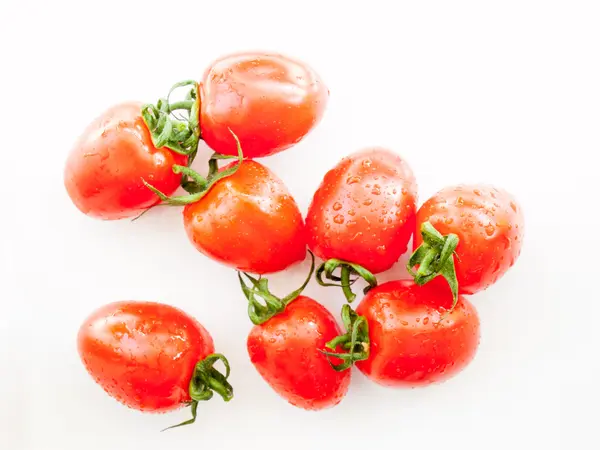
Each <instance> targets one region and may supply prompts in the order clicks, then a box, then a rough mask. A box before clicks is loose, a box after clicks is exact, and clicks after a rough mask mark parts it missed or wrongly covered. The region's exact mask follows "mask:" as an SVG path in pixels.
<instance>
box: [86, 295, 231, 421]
mask: <svg viewBox="0 0 600 450" xmlns="http://www.w3.org/2000/svg"><path fill="white" fill-rule="evenodd" d="M78 347H79V355H80V356H81V359H82V361H83V364H84V365H85V368H86V369H87V371H88V372H89V373H90V375H91V376H92V377H93V378H94V379H95V380H96V382H97V383H98V384H99V385H100V386H102V388H104V390H105V391H106V392H107V393H108V394H109V395H111V396H112V397H114V398H115V399H117V400H118V401H120V402H121V403H123V404H125V405H126V406H128V407H130V408H134V409H137V410H141V411H148V412H165V411H170V410H173V409H177V408H179V407H181V406H184V405H185V404H187V403H188V402H190V401H191V400H192V398H191V397H190V392H189V389H190V381H191V379H192V376H193V375H194V374H195V373H196V372H195V367H196V364H197V363H198V362H199V361H202V360H204V359H205V358H206V357H207V356H209V355H210V354H212V353H213V352H214V345H213V340H212V338H211V336H210V335H209V334H208V332H207V331H206V329H205V328H204V327H203V326H202V325H200V324H199V323H198V322H197V321H196V320H195V319H193V318H191V317H190V316H188V315H187V314H185V313H184V312H183V311H180V310H179V309H176V308H174V307H172V306H169V305H164V304H160V303H151V302H137V301H128V302H117V303H111V304H108V305H106V306H104V307H102V308H100V309H98V310H97V311H96V312H94V313H93V314H92V315H91V316H90V317H89V318H88V319H87V320H86V321H85V322H84V323H83V325H82V326H81V328H80V330H79V335H78ZM230 394H231V393H226V396H227V395H230ZM231 395H232V394H231Z"/></svg>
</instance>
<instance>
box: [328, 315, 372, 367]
mask: <svg viewBox="0 0 600 450" xmlns="http://www.w3.org/2000/svg"><path fill="white" fill-rule="evenodd" d="M342 322H343V323H344V327H345V328H346V334H342V335H340V336H337V337H336V338H334V339H332V340H331V341H329V342H328V343H327V344H325V347H327V348H328V349H329V350H332V351H327V350H320V351H321V353H323V354H324V355H326V356H327V359H328V360H329V364H331V367H333V369H334V370H335V371H337V372H342V371H344V370H347V369H349V368H350V367H352V365H353V364H354V363H355V362H356V361H364V360H366V359H368V358H369V350H370V343H371V341H370V339H369V324H368V322H367V319H365V317H363V316H359V315H358V314H356V312H355V311H354V310H353V309H352V308H351V307H350V305H348V304H345V305H344V306H342ZM338 349H339V350H341V352H340V353H337V350H338ZM331 357H334V358H338V359H340V360H342V362H341V363H340V364H334V363H333V362H332V361H331Z"/></svg>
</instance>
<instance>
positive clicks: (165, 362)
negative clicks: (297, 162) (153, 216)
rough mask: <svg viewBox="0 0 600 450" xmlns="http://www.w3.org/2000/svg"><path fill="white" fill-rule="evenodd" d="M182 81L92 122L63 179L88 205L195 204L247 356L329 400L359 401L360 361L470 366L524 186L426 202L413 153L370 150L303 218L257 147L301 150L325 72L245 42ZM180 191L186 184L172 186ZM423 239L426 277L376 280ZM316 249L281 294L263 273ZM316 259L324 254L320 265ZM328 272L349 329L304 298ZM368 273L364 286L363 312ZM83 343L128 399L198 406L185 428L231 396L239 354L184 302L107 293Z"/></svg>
mask: <svg viewBox="0 0 600 450" xmlns="http://www.w3.org/2000/svg"><path fill="white" fill-rule="evenodd" d="M175 89H186V95H185V98H184V99H183V100H181V101H171V100H170V99H171V91H173V90H175ZM171 91H170V92H169V95H167V96H166V98H162V99H160V100H159V101H158V102H157V103H156V104H147V105H143V104H141V103H124V104H121V105H117V106H114V107H112V108H110V109H108V110H107V111H106V112H105V113H104V114H102V115H101V116H100V117H98V118H97V119H95V120H94V121H93V122H92V123H91V124H90V125H89V127H88V128H87V129H86V130H85V131H84V133H83V134H82V136H81V137H80V138H79V139H78V141H77V142H76V145H75V147H74V148H73V150H72V151H71V153H70V155H69V157H68V160H67V163H66V168H65V178H64V179H65V187H66V189H67V192H68V194H69V196H70V198H71V199H72V201H73V203H74V204H75V206H76V207H77V208H78V209H79V210H81V211H82V212H83V213H85V214H87V215H89V216H91V217H95V218H99V219H105V220H114V219H123V218H136V217H139V216H140V215H141V214H143V213H144V212H145V211H147V210H148V209H149V208H151V207H153V206H155V205H158V204H166V205H174V206H182V207H183V224H184V229H185V232H186V233H187V236H188V237H189V239H190V241H191V243H192V244H193V245H194V246H195V247H196V248H197V249H198V250H199V251H200V252H201V253H203V254H204V255H206V256H208V257H209V258H211V259H213V260H215V261H218V262H220V263H222V264H225V265H227V266H229V267H231V268H233V269H235V270H236V271H237V272H238V279H239V282H240V286H241V290H242V293H243V295H244V296H245V297H246V299H247V300H248V315H249V317H250V320H251V321H252V323H253V324H254V326H253V328H252V329H251V331H250V333H249V335H248V339H247V350H248V354H249V357H250V360H251V361H252V363H253V365H254V366H255V367H256V369H257V371H258V373H259V374H260V375H261V376H262V378H264V380H265V381H266V382H267V383H268V384H269V385H270V386H271V387H272V388H273V390H274V391H275V392H277V393H278V394H279V395H280V396H281V397H283V398H285V399H286V400H287V401H288V402H289V403H291V404H292V405H295V406H297V407H300V408H304V409H308V410H320V409H323V408H328V407H331V406H334V405H336V404H338V403H339V402H340V401H341V400H342V399H343V398H344V396H345V395H346V393H347V391H348V388H349V385H350V379H351V370H349V369H350V368H351V367H352V366H353V365H356V367H357V368H358V369H359V370H360V372H362V373H363V374H364V375H365V376H367V377H368V378H369V379H371V380H373V381H374V382H376V383H379V384H381V385H384V386H391V387H395V386H397V387H416V386H423V385H428V384H431V383H436V382H440V381H443V380H445V379H447V378H449V377H451V376H453V375H455V374H457V373H458V372H460V371H461V370H462V369H463V368H464V367H466V366H467V365H468V364H469V362H470V361H471V360H472V359H473V358H474V356H475V353H476V350H477V347H478V345H479V336H480V324H479V318H478V315H477V311H476V310H475V308H474V306H473V305H472V304H471V303H470V302H469V301H468V300H467V299H466V298H465V297H464V295H472V294H475V293H477V292H478V291H481V290H483V289H486V288H487V287H489V286H490V285H492V284H493V283H495V282H496V281H497V280H498V279H499V278H500V277H501V276H502V275H503V274H504V273H505V272H506V271H507V270H508V269H509V268H510V267H511V266H512V265H513V264H514V263H515V261H516V259H517V257H518V256H519V254H520V251H521V245H522V242H523V231H524V226H523V215H522V211H521V208H520V207H519V205H518V203H517V202H516V200H515V199H514V198H513V197H512V196H511V195H510V194H508V193H507V192H506V191H503V190H501V189H497V188H494V187H492V186H485V185H472V186H469V185H459V186H451V187H446V188H444V189H442V190H441V191H439V192H438V193H437V194H436V195H434V196H433V197H432V198H430V199H428V200H427V201H426V202H425V203H424V204H423V205H422V206H421V207H420V208H417V183H416V179H415V176H414V174H413V172H412V170H411V168H410V167H409V165H408V163H407V162H406V160H404V159H403V158H401V157H400V156H399V155H397V154H396V153H394V152H392V151H390V150H388V149H384V148H379V147H373V148H366V149H363V150H361V151H358V152H356V153H353V154H350V155H349V156H347V157H345V158H343V159H342V160H341V161H340V162H339V163H338V164H337V165H336V166H335V167H333V168H332V169H331V170H330V171H329V172H327V173H326V174H325V176H324V178H323V181H322V183H321V185H320V186H319V187H318V189H317V190H316V192H315V194H314V196H313V199H312V202H311V204H310V207H309V209H308V212H307V215H306V217H304V218H303V216H302V214H301V212H300V210H299V208H298V205H297V204H296V202H295V200H294V198H293V197H292V195H291V194H290V192H289V191H288V189H287V188H286V186H285V185H284V183H283V181H282V180H281V179H279V178H278V177H277V175H276V174H274V173H273V172H272V171H271V170H269V169H268V168H267V167H266V166H264V165H262V164H261V163H259V162H257V161H255V160H254V158H258V157H264V156H268V155H272V154H274V153H278V152H281V151H283V150H286V149H288V148H290V147H291V146H293V145H294V144H295V143H297V142H299V141H300V140H301V139H302V138H303V137H304V136H305V135H306V134H307V133H309V132H310V130H311V129H312V128H313V127H314V126H315V125H316V124H318V123H319V121H320V120H321V118H322V116H323V113H324V110H325V107H326V104H327V100H328V96H329V91H328V90H327V88H326V86H325V85H324V83H323V81H322V80H321V79H320V77H319V76H318V75H317V74H316V73H315V71H314V70H312V69H311V68H310V67H308V66H307V65H306V64H304V63H302V62H300V61H297V60H294V59H291V58H288V57H286V56H283V55H276V54H260V53H240V54H233V55H229V56H226V57H223V58H221V59H219V60H217V61H215V62H214V63H213V64H212V65H211V66H210V67H209V68H208V69H207V70H206V72H205V73H204V75H203V77H202V79H201V80H199V81H195V80H192V81H185V82H181V83H177V84H176V85H175V86H174V87H173V88H172V90H171ZM175 113H177V114H175ZM201 140H204V141H205V143H206V144H207V145H208V147H210V148H211V149H212V150H213V151H214V154H213V155H212V156H211V158H210V160H209V163H208V169H207V171H206V175H202V174H200V173H198V172H196V171H195V170H193V169H192V168H191V164H192V162H193V161H194V159H195V157H196V155H197V153H198V148H199V145H198V144H199V142H200V141H201ZM223 160H229V161H225V164H220V162H221V161H223ZM178 188H182V189H183V190H185V191H186V193H185V194H183V195H177V196H174V195H173V194H174V193H175V191H176V190H177V189H178ZM411 238H412V241H413V249H412V250H413V253H412V255H411V256H410V258H409V260H408V264H407V268H408V271H409V273H410V274H411V276H412V279H401V280H397V281H392V282H388V283H384V284H381V285H378V282H377V278H376V275H377V274H378V273H381V272H384V271H386V270H389V269H391V268H392V266H394V264H395V263H396V262H397V261H398V260H399V259H400V257H401V256H402V255H403V254H404V253H406V251H407V250H408V245H409V243H410V241H411ZM307 253H308V254H309V255H310V258H311V259H312V264H311V269H310V272H309V274H308V276H307V278H306V280H305V282H304V283H303V285H302V286H300V287H299V288H298V289H297V290H296V291H294V292H292V293H290V294H289V295H287V296H285V297H278V296H276V295H274V294H273V293H272V292H271V291H270V290H269V286H268V280H267V279H266V278H265V277H264V275H265V274H269V273H275V272H279V271H282V270H285V269H286V268H288V267H290V266H292V265H294V264H296V263H298V262H300V261H302V260H304V259H305V257H306V254H307ZM315 255H316V256H317V257H319V258H320V259H322V260H323V262H322V263H321V264H320V265H319V266H318V268H317V269H316V271H315ZM313 274H315V278H316V280H317V282H318V283H319V284H321V285H322V286H338V287H341V289H342V290H343V292H344V294H345V297H346V299H347V303H346V304H344V305H343V307H342V322H343V325H344V327H345V330H344V331H342V329H341V328H340V326H339V325H338V323H337V322H336V320H335V318H334V316H333V315H332V314H331V313H330V312H329V311H328V310H327V309H326V308H325V307H324V306H322V305H321V304H320V303H319V302H317V301H316V300H315V299H312V298H309V297H306V296H303V295H302V292H303V290H304V288H305V287H306V285H307V284H308V283H309V281H310V280H311V278H312V277H313ZM358 279H363V280H364V281H365V282H366V287H365V288H364V290H363V293H364V296H363V298H362V300H361V301H360V303H359V304H358V307H357V308H356V309H353V308H352V307H351V306H350V305H351V303H352V302H353V301H354V300H355V299H356V297H357V294H356V293H355V292H353V285H354V283H355V282H356V281H357V280H358ZM78 347H79V353H80V356H81V359H82V361H83V363H84V365H85V367H86V369H87V370H88V371H89V373H90V374H91V375H92V376H93V377H94V378H95V380H96V381H97V382H98V383H99V384H100V385H101V386H102V387H103V388H104V389H105V390H106V392H107V393H109V394H110V395H112V396H113V397H115V398H116V399H117V400H119V401H121V402H122V403H124V404H125V405H127V406H129V407H131V408H135V409H138V410H141V411H154V412H163V411H169V410H172V409H175V408H179V407H181V406H182V405H190V406H191V411H192V418H191V419H190V420H188V421H186V422H184V423H183V424H188V423H192V422H193V421H194V419H195V417H196V410H197V407H198V404H199V402H200V401H204V400H208V399H210V398H212V397H213V394H214V392H216V393H217V394H219V395H220V396H221V397H222V398H223V399H224V400H225V401H229V400H230V399H231V398H232V397H233V388H232V387H231V385H230V384H229V382H228V381H227V380H228V377H229V371H230V367H229V362H228V361H227V359H226V358H225V356H223V355H222V354H220V353H215V348H214V344H213V340H212V338H211V336H210V334H209V333H208V331H207V330H206V329H205V328H204V327H203V326H202V325H200V323H198V322H197V321H196V320H195V319H193V318H192V317H190V316H189V315H187V314H186V313H185V312H183V311H181V310H179V309H177V308H174V307H172V306H169V305H165V304H160V303H152V302H140V301H127V302H118V303H110V304H108V305H106V306H104V307H102V308H100V309H99V310H97V311H96V312H94V313H93V314H92V315H91V316H90V317H89V318H88V319H87V320H86V321H85V322H84V324H83V325H82V326H81V329H80V332H79V336H78ZM219 361H220V362H221V363H222V364H223V365H224V367H225V373H222V372H221V371H219V370H218V369H217V368H215V364H216V363H217V362H219Z"/></svg>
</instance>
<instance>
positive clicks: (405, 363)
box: [356, 278, 479, 387]
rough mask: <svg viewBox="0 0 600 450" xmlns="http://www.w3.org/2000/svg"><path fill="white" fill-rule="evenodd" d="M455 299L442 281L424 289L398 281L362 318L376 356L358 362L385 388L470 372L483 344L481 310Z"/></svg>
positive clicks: (363, 305) (364, 304) (366, 302)
mask: <svg viewBox="0 0 600 450" xmlns="http://www.w3.org/2000/svg"><path fill="white" fill-rule="evenodd" d="M452 302H453V297H452V293H451V292H450V288H449V287H448V285H447V284H446V283H445V280H443V279H442V278H436V279H435V280H433V281H432V282H431V283H428V284H426V285H424V286H417V285H416V284H415V283H414V282H413V281H408V280H403V281H392V282H388V283H384V284H382V285H380V286H378V287H376V288H374V289H372V290H371V291H369V293H368V294H367V295H366V296H365V297H364V298H363V300H362V301H361V302H360V304H359V305H358V308H357V309H356V313H357V314H359V315H361V316H364V317H365V318H366V319H367V322H368V324H369V336H370V340H371V348H370V356H369V358H368V359H367V360H365V361H359V362H357V363H356V367H358V369H359V370H360V371H361V372H363V373H364V374H365V375H366V376H367V377H368V378H370V379H371V380H373V381H375V382H376V383H379V384H381V385H384V386H391V387H418V386H425V385H428V384H431V383H436V382H441V381H444V380H446V379H448V378H450V377H452V376H454V375H456V374H457V373H459V372H460V371H461V370H462V369H464V368H465V367H466V366H467V365H468V364H469V362H470V361H471V360H472V359H473V357H474V356H475V353H476V351H477V347H478V345H479V317H478V315H477V311H476V310H475V308H474V307H473V305H471V303H469V301H467V300H466V299H465V298H464V297H462V296H460V297H459V299H458V303H457V305H456V307H455V308H454V309H453V310H452V312H450V313H448V310H449V309H450V308H451V307H452Z"/></svg>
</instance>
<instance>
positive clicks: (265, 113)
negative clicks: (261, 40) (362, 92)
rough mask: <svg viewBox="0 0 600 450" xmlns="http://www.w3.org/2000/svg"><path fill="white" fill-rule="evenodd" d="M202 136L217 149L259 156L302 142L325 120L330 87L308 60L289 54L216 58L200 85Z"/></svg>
mask: <svg viewBox="0 0 600 450" xmlns="http://www.w3.org/2000/svg"><path fill="white" fill-rule="evenodd" d="M199 91H200V105H201V108H200V126H201V130H202V138H203V139H204V140H205V141H206V143H207V144H208V146H209V147H211V148H212V149H213V150H214V151H216V152H218V153H222V154H226V155H236V154H237V149H236V145H235V141H234V140H233V138H232V136H231V132H230V131H229V128H231V129H232V130H233V131H234V132H235V134H236V135H237V137H238V138H239V140H240V142H241V144H242V148H243V149H244V156H246V157H248V158H258V157H262V156H268V155H272V154H274V153H278V152H281V151H283V150H285V149H287V148H289V147H291V146H292V145H294V144H296V143H297V142H299V141H300V140H301V139H302V138H303V137H304V136H305V135H306V134H307V133H308V132H309V131H310V130H311V129H312V128H313V127H314V126H315V125H317V123H319V121H320V120H321V118H322V116H323V113H324V111H325V107H326V105H327V100H328V98H329V91H328V90H327V87H326V86H325V84H324V83H323V81H322V80H321V78H320V77H319V75H318V74H317V73H316V72H315V71H314V70H313V69H311V68H310V67H308V66H307V65H306V64H304V63H302V62H300V61H297V60H294V59H291V58H289V57H287V56H284V55H279V54H273V53H271V54H269V53H252V52H251V53H237V54H232V55H228V56H225V57H223V58H221V59H219V60H217V61H215V62H214V63H213V64H212V65H211V66H210V67H209V69H208V70H207V71H206V72H205V74H204V76H203V78H202V82H201V83H200V87H199Z"/></svg>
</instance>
